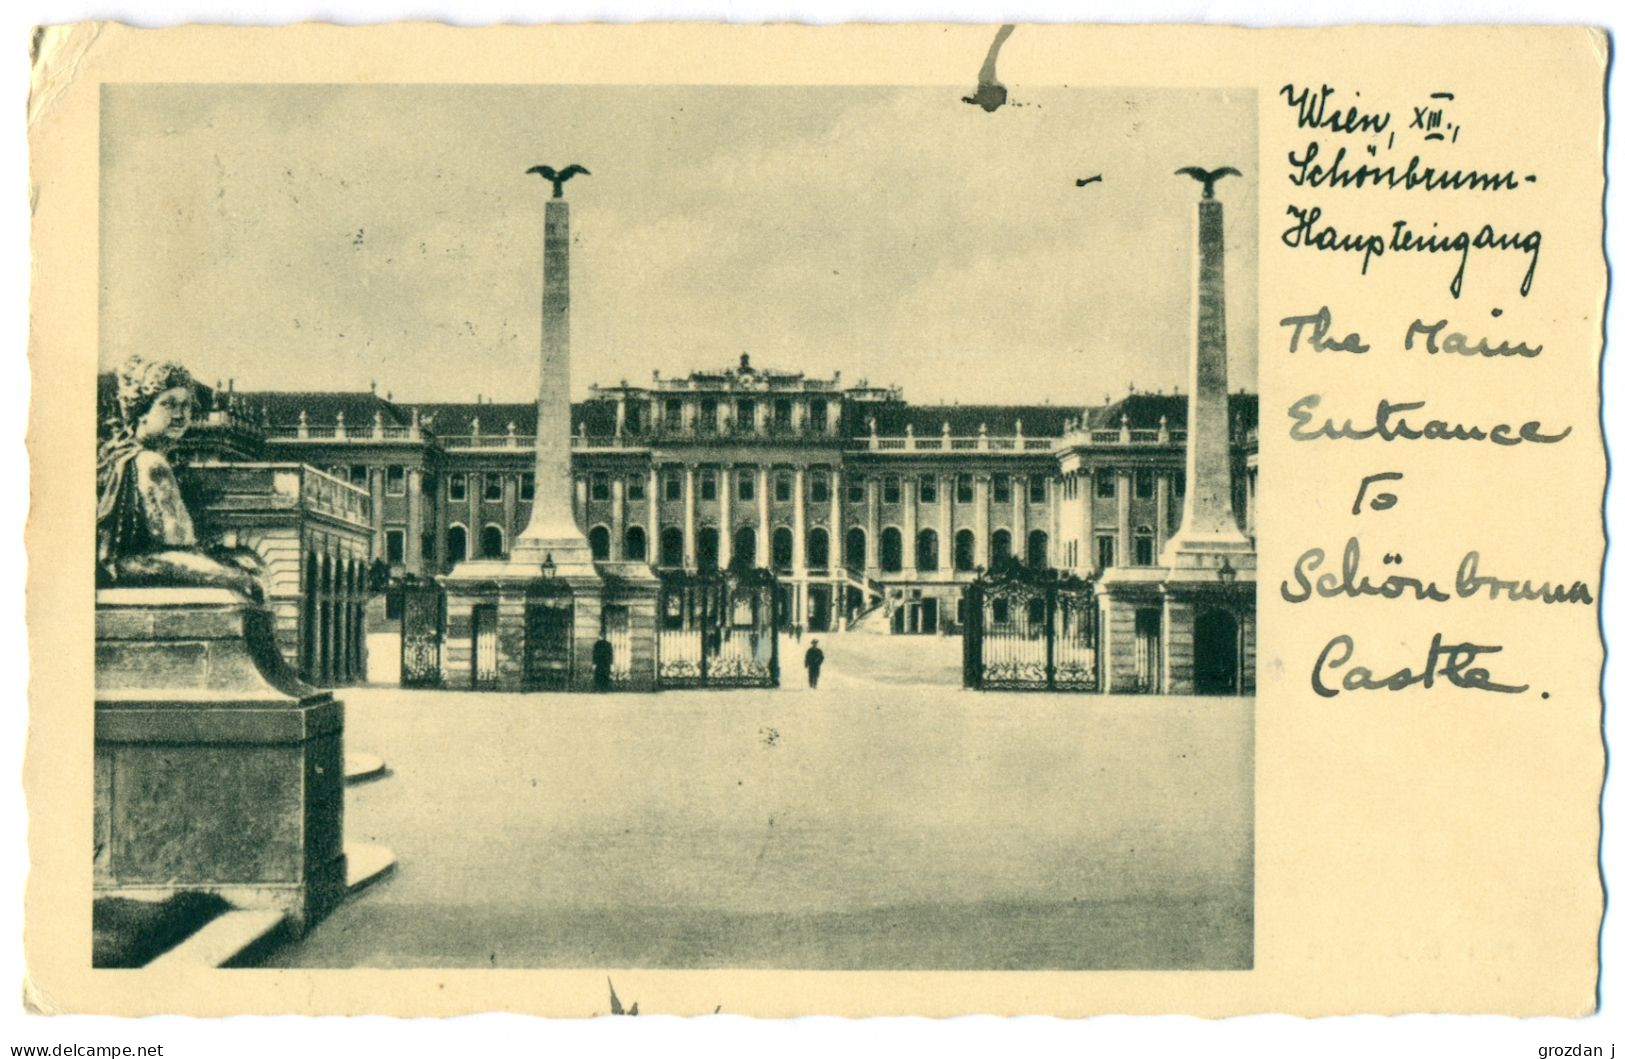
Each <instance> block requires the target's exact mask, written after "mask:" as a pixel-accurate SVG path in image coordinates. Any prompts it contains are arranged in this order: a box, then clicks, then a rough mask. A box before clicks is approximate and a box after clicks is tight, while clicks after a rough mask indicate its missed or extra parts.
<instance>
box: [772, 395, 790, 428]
mask: <svg viewBox="0 0 1625 1059" xmlns="http://www.w3.org/2000/svg"><path fill="white" fill-rule="evenodd" d="M773 425H774V426H775V427H777V428H778V429H780V430H789V429H790V402H789V400H788V399H786V398H783V397H781V398H779V399H778V400H777V401H774V402H773Z"/></svg>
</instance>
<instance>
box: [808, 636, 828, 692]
mask: <svg viewBox="0 0 1625 1059" xmlns="http://www.w3.org/2000/svg"><path fill="white" fill-rule="evenodd" d="M806 664H807V686H808V687H809V688H816V687H817V686H818V671H819V670H820V669H823V668H824V652H822V651H820V650H819V649H818V641H817V640H814V641H813V642H812V646H811V647H809V648H807V659H806Z"/></svg>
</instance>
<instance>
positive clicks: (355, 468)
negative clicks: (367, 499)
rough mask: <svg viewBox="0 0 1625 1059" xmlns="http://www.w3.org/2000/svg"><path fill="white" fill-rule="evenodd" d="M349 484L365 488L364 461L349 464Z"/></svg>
mask: <svg viewBox="0 0 1625 1059" xmlns="http://www.w3.org/2000/svg"><path fill="white" fill-rule="evenodd" d="M350 484H351V485H359V486H360V487H361V488H363V489H365V488H367V465H366V464H364V463H352V464H350Z"/></svg>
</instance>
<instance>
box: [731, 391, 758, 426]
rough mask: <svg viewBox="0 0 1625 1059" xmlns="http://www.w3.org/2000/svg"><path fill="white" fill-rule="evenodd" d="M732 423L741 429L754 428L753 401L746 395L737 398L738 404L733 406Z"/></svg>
mask: <svg viewBox="0 0 1625 1059" xmlns="http://www.w3.org/2000/svg"><path fill="white" fill-rule="evenodd" d="M734 424H735V426H736V427H737V428H738V429H739V430H742V431H754V430H755V429H756V402H755V401H753V400H751V399H750V398H748V397H741V398H740V399H739V404H738V405H737V406H735V411H734Z"/></svg>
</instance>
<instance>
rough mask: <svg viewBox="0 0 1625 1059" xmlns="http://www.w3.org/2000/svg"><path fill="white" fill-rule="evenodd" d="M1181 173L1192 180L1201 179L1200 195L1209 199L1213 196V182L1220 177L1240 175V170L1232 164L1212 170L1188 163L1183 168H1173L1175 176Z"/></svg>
mask: <svg viewBox="0 0 1625 1059" xmlns="http://www.w3.org/2000/svg"><path fill="white" fill-rule="evenodd" d="M1181 173H1184V174H1185V175H1187V176H1189V177H1190V178H1191V179H1192V180H1199V181H1201V182H1202V197H1203V198H1204V199H1210V198H1212V197H1213V185H1214V184H1215V183H1217V182H1218V181H1219V179H1220V178H1221V177H1227V176H1240V175H1241V170H1239V169H1236V168H1235V167H1233V166H1228V165H1227V166H1225V167H1224V168H1223V169H1212V170H1209V169H1199V168H1197V167H1196V166H1193V165H1188V166H1186V167H1185V168H1183V169H1176V170H1174V175H1175V176H1178V175H1179V174H1181Z"/></svg>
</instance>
